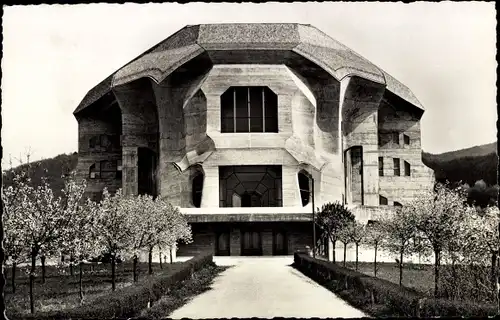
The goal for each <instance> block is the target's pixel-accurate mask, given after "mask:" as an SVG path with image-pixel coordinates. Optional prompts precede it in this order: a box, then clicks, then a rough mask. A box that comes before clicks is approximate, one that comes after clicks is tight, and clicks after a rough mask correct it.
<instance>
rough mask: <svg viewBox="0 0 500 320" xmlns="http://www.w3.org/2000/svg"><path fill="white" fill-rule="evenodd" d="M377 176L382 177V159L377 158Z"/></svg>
mask: <svg viewBox="0 0 500 320" xmlns="http://www.w3.org/2000/svg"><path fill="white" fill-rule="evenodd" d="M378 175H379V176H380V177H383V176H384V158H383V157H378Z"/></svg>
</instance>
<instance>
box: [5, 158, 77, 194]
mask: <svg viewBox="0 0 500 320" xmlns="http://www.w3.org/2000/svg"><path fill="white" fill-rule="evenodd" d="M77 162H78V153H76V152H74V153H72V154H60V155H58V156H55V157H54V158H49V159H43V160H39V161H34V162H32V163H30V164H29V165H28V164H22V165H20V166H17V167H15V168H12V169H10V170H6V171H4V172H3V184H4V186H9V185H11V184H12V179H13V177H14V174H15V173H16V172H19V171H20V170H25V169H26V168H27V167H28V166H29V167H30V176H31V180H32V182H33V184H34V185H39V184H40V182H41V179H42V177H46V178H47V181H48V183H49V184H50V186H51V187H52V189H53V190H54V193H55V194H59V192H60V191H61V190H62V189H63V188H64V179H63V175H65V174H68V173H69V172H71V171H73V170H74V169H75V168H76V164H77Z"/></svg>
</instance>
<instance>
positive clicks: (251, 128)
mask: <svg viewBox="0 0 500 320" xmlns="http://www.w3.org/2000/svg"><path fill="white" fill-rule="evenodd" d="M423 112H424V108H423V106H422V105H421V104H420V102H419V101H418V100H417V98H416V97H415V96H414V95H413V94H412V92H411V91H410V90H409V89H408V88H406V87H405V86H404V85H402V84H401V83H400V82H398V81H397V80H395V79H394V78H393V77H391V76H390V75H389V74H387V73H386V72H385V71H383V70H382V69H380V68H378V67H376V66H375V65H373V64H372V63H370V62H369V61H367V60H366V59H365V58H363V57H361V56H360V55H358V54H357V53H355V52H353V51H352V50H350V49H348V48H347V47H345V46H344V45H342V44H340V43H338V42H337V41H335V40H333V39H331V38H330V37H328V36H327V35H325V34H324V33H322V32H321V31H319V30H318V29H316V28H314V27H312V26H310V25H300V24H218V25H197V26H187V27H185V28H183V29H181V30H180V31H178V32H177V33H175V34H174V35H172V36H171V37H169V38H167V39H166V40H164V41H162V42H160V43H159V44H158V45H156V46H154V47H153V48H151V49H150V50H148V51H146V52H145V53H144V54H142V55H141V56H139V57H137V58H136V59H134V60H132V61H131V62H130V63H128V64H126V65H125V66H123V67H122V68H120V69H119V70H118V71H116V72H115V73H113V74H112V75H110V76H109V77H108V78H106V79H105V80H103V81H102V82H101V83H99V84H98V85H97V86H96V87H94V88H93V89H91V90H90V91H89V93H88V94H87V95H86V96H85V97H84V99H83V101H82V102H81V103H80V105H79V106H78V108H77V109H76V110H75V112H74V115H75V117H76V119H77V120H78V124H79V162H78V167H77V171H78V174H79V175H80V176H81V177H82V178H85V179H87V181H88V190H87V192H88V193H89V194H90V195H91V196H93V197H95V198H96V199H97V198H99V196H100V194H101V192H102V189H103V188H104V187H107V188H108V189H109V190H111V191H114V190H117V189H118V188H123V191H124V193H126V194H130V195H135V194H145V193H147V194H153V195H155V196H160V197H164V198H166V199H167V200H168V201H170V202H171V203H172V204H173V205H175V206H178V207H179V208H180V210H181V212H183V213H184V214H185V215H186V217H187V218H188V220H189V221H190V223H191V226H192V230H193V239H194V242H193V243H192V244H190V245H180V246H179V251H178V254H180V255H192V254H195V253H197V252H200V251H202V250H213V252H214V253H215V254H217V255H278V254H291V253H293V251H294V250H296V249H298V248H303V247H304V246H305V245H312V223H311V221H312V220H311V219H312V214H311V212H312V200H313V198H314V202H315V206H316V207H321V205H322V204H323V203H326V202H333V201H340V202H343V203H345V204H347V205H348V206H349V207H351V208H352V209H353V211H354V212H356V214H357V216H358V218H359V219H361V220H370V219H373V217H374V216H376V214H377V212H379V213H380V212H385V211H386V210H388V209H390V207H393V206H398V205H403V204H404V203H405V202H406V201H409V200H411V199H412V198H413V197H414V196H415V194H416V193H417V192H419V191H420V190H422V189H423V188H428V187H430V186H431V184H432V181H433V174H432V171H431V170H430V169H429V168H427V167H425V166H424V164H423V163H422V161H421V146H420V119H421V117H422V115H423ZM313 184H314V186H313ZM313 190H314V197H313V195H312V191H313Z"/></svg>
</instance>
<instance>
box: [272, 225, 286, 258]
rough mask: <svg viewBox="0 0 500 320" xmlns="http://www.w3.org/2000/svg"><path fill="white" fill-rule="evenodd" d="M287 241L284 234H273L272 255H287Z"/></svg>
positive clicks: (280, 232)
mask: <svg viewBox="0 0 500 320" xmlns="http://www.w3.org/2000/svg"><path fill="white" fill-rule="evenodd" d="M287 244H288V241H287V238H286V233H285V232H284V231H282V230H279V231H275V232H274V233H273V255H275V256H282V255H287V254H288V245H287Z"/></svg>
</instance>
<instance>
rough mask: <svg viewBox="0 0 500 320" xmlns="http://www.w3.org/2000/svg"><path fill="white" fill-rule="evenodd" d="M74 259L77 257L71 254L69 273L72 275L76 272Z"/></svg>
mask: <svg viewBox="0 0 500 320" xmlns="http://www.w3.org/2000/svg"><path fill="white" fill-rule="evenodd" d="M74 260H75V259H74V258H73V255H71V256H70V257H69V274H70V275H71V276H74V275H75V272H74V271H73V261H74Z"/></svg>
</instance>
